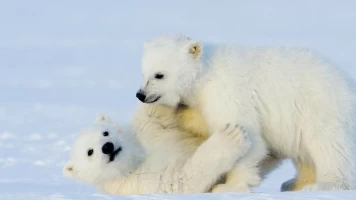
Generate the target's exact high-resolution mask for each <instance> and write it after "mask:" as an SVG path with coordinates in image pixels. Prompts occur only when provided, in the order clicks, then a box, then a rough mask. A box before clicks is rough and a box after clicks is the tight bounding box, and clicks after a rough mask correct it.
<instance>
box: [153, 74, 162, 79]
mask: <svg viewBox="0 0 356 200" xmlns="http://www.w3.org/2000/svg"><path fill="white" fill-rule="evenodd" d="M163 77H164V75H163V74H161V73H157V74H155V79H162V78H163Z"/></svg>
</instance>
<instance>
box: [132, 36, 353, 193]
mask: <svg viewBox="0 0 356 200" xmlns="http://www.w3.org/2000/svg"><path fill="white" fill-rule="evenodd" d="M142 73H143V82H142V85H141V88H140V90H139V91H138V92H137V94H136V97H137V98H138V99H139V100H141V101H142V102H144V103H155V104H165V105H168V106H171V107H177V106H178V105H182V104H183V105H186V106H188V107H190V108H192V109H195V110H198V111H199V112H200V113H201V114H202V115H203V116H204V119H205V120H206V124H208V126H209V128H208V130H209V133H210V134H212V133H215V132H216V131H217V130H219V129H221V127H223V126H224V125H225V124H226V123H230V122H235V121H237V122H238V123H239V124H241V125H243V126H244V127H245V128H246V130H247V132H248V134H249V135H250V137H251V140H252V144H253V145H252V148H251V149H250V150H249V152H248V153H247V154H246V156H245V157H244V158H243V159H241V160H240V161H239V163H238V164H237V165H236V166H235V168H234V169H233V170H232V171H231V172H230V173H229V174H228V178H227V181H226V183H225V184H221V185H218V186H217V187H215V188H214V190H215V192H236V191H246V190H249V188H250V187H251V186H254V185H256V176H260V175H261V174H259V169H258V165H259V163H260V162H261V160H262V159H263V158H264V157H265V156H266V155H267V154H270V153H272V154H273V155H276V157H277V158H276V159H284V158H291V159H292V160H293V162H294V163H295V164H296V166H299V168H301V169H302V168H312V169H311V170H310V172H311V173H315V174H313V176H315V183H313V184H308V185H305V186H304V187H303V190H340V189H351V188H353V187H354V185H353V184H354V183H353V181H354V175H355V169H356V167H355V165H354V162H355V160H354V158H353V153H352V151H353V148H354V146H355V113H354V111H355V100H356V98H355V93H354V91H353V90H352V89H351V87H350V85H349V82H348V81H347V80H346V78H345V77H344V76H343V75H342V73H341V72H339V71H338V70H336V69H335V68H334V67H333V66H332V65H331V64H330V63H327V62H326V61H325V60H324V59H323V58H321V57H319V56H317V55H316V54H314V53H312V52H310V51H307V50H301V49H296V48H283V47H270V48H268V47H252V48H248V47H242V46H234V45H229V46H228V45H220V44H205V43H202V42H201V41H196V40H193V39H190V38H189V37H185V36H158V37H157V38H154V39H153V40H151V41H147V42H145V45H144V54H143V58H142ZM182 126H184V124H182ZM212 135H213V134H212ZM304 165H305V166H308V167H303V166H304ZM300 166H301V167H300ZM310 166H311V167H310ZM257 184H258V183H257Z"/></svg>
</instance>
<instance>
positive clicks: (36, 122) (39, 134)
mask: <svg viewBox="0 0 356 200" xmlns="http://www.w3.org/2000/svg"><path fill="white" fill-rule="evenodd" d="M355 9H356V2H355V1H352V0H349V1H347V0H344V1H322V0H314V1H307V0H302V1H293V2H292V1H276V0H272V1H257V0H250V1H229V0H220V1H212V0H211V1H206V0H205V1H204V0H180V1H163V0H151V1H138V0H131V1H84V0H76V1H69V0H62V1H47V0H31V1H25V0H23V1H18V0H12V1H5V0H1V1H0V95H1V98H0V199H1V200H3V199H4V200H5V199H6V200H7V199H26V200H29V199H106V198H107V199H113V198H115V197H113V196H108V195H104V194H102V193H100V192H98V191H96V190H95V188H93V187H91V186H88V185H84V184H82V183H78V182H76V181H73V180H70V179H67V178H65V177H63V176H62V173H61V169H62V165H63V164H64V162H65V161H66V159H67V158H68V153H69V150H70V145H71V142H72V140H73V137H74V136H75V135H76V134H77V132H78V130H79V129H81V128H83V127H85V126H87V125H89V124H90V123H91V122H92V121H93V120H94V119H95V117H96V115H97V114H99V113H107V114H109V115H110V116H112V118H114V119H115V120H117V121H120V122H125V121H127V119H128V117H129V116H130V114H131V111H132V109H133V108H134V107H135V104H136V98H135V92H136V90H137V89H138V87H139V83H140V79H141V73H140V56H141V53H142V43H143V41H144V40H146V39H149V38H151V37H153V36H155V35H157V34H162V33H184V34H187V35H190V36H191V37H193V38H198V39H202V40H209V41H216V42H235V43H241V44H246V45H248V44H251V45H254V44H256V45H279V44H281V45H282V44H283V45H297V46H305V47H310V48H313V49H315V50H317V51H320V52H321V53H323V54H324V55H325V56H327V57H328V58H329V59H330V60H332V61H333V62H335V63H336V64H337V65H339V66H340V67H342V68H343V69H344V70H346V72H348V73H349V74H350V75H351V76H352V77H356V68H355V66H356V59H355V56H356V40H355V35H356V26H355V24H356V12H355ZM294 173H295V171H294V168H293V166H292V165H291V163H290V162H286V163H285V164H284V165H283V166H281V168H280V169H278V170H276V171H275V172H274V173H272V174H271V175H270V176H269V178H268V179H267V180H266V181H265V182H264V183H263V184H262V185H261V186H260V187H258V188H256V190H255V191H256V192H263V193H256V194H229V195H227V194H226V195H212V194H210V195H205V194H204V195H201V196H196V195H192V196H184V197H181V196H175V195H168V196H163V197H162V196H160V195H151V196H141V195H135V196H131V197H117V196H116V199H121V198H122V199H124V198H131V199H132V198H134V199H135V198H140V197H141V198H142V197H146V198H151V199H159V198H165V199H180V198H188V199H196V198H199V199H200V198H205V199H218V198H224V199H225V198H226V199H228V198H230V197H231V198H232V197H234V198H241V199H315V198H318V199H354V198H355V197H354V196H356V191H343V192H314V193H300V192H299V193H279V192H278V191H279V187H280V185H281V183H283V182H284V181H285V180H288V179H289V178H291V177H293V175H294ZM265 192H267V193H268V194H266V193H265Z"/></svg>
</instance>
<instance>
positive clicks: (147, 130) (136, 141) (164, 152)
mask: <svg viewBox="0 0 356 200" xmlns="http://www.w3.org/2000/svg"><path fill="white" fill-rule="evenodd" d="M175 117H176V114H175V111H174V110H173V109H170V108H166V107H164V106H160V105H150V106H147V105H142V106H140V107H139V109H138V111H137V112H136V115H135V117H134V120H133V124H132V125H133V126H132V128H130V129H127V130H125V131H124V130H122V128H120V127H119V126H118V124H116V123H115V122H113V121H112V120H111V119H110V118H109V117H108V116H106V115H101V116H99V117H98V118H97V120H96V121H95V123H94V124H93V125H91V126H90V127H88V128H86V129H84V130H83V131H82V132H81V133H80V134H79V135H78V136H77V138H76V139H75V141H74V144H73V148H72V151H71V158H70V160H69V161H68V162H67V163H66V164H65V166H64V168H63V173H64V174H65V175H66V176H68V177H71V178H74V179H77V180H80V181H83V182H86V183H89V184H92V185H94V186H96V187H98V188H99V189H100V190H102V191H103V192H106V193H109V194H140V193H141V194H142V193H144V194H148V193H203V192H208V191H209V190H211V188H212V187H213V185H215V184H216V183H217V182H218V181H220V178H221V176H222V175H224V174H225V173H227V172H228V171H229V170H231V169H232V168H233V167H234V165H235V164H236V162H237V161H238V160H239V159H240V158H241V157H242V156H244V154H245V153H246V152H247V150H248V149H249V147H250V144H251V143H250V140H249V138H248V136H247V134H246V132H245V130H244V129H243V128H242V127H241V126H238V125H234V124H229V125H225V127H224V128H223V129H222V130H219V131H218V132H216V133H215V134H214V136H212V137H210V138H209V139H205V138H202V137H193V136H192V135H191V134H190V133H187V132H184V131H181V130H180V129H179V128H177V126H176V120H175ZM212 147H213V148H212Z"/></svg>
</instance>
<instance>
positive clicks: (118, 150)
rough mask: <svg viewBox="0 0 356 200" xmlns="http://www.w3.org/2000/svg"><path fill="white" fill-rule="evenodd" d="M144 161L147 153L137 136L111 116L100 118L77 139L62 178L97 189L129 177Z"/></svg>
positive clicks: (101, 116)
mask: <svg viewBox="0 0 356 200" xmlns="http://www.w3.org/2000/svg"><path fill="white" fill-rule="evenodd" d="M143 158H144V152H143V151H142V148H141V146H140V145H139V143H138V142H137V140H136V139H135V137H134V135H133V134H131V133H129V132H126V131H123V130H122V129H121V128H120V127H119V126H118V125H117V124H116V123H114V122H113V121H112V120H111V119H110V118H109V117H108V116H106V115H100V116H98V117H97V119H96V121H95V123H94V124H93V125H91V126H90V127H88V128H86V129H85V130H83V131H81V133H80V134H79V135H78V136H77V137H76V139H75V141H74V143H73V146H72V150H71V155H70V160H69V161H68V162H67V163H66V164H65V166H64V167H63V174H64V175H65V176H67V177H70V178H73V179H76V180H80V181H83V182H86V183H89V184H94V185H97V184H101V183H102V182H104V181H110V180H112V179H120V177H123V176H127V175H128V174H129V173H130V172H132V171H134V170H135V169H137V167H138V166H139V165H140V163H141V162H142V160H143Z"/></svg>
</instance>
